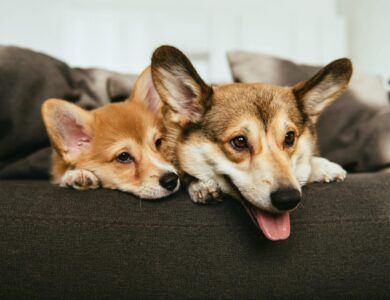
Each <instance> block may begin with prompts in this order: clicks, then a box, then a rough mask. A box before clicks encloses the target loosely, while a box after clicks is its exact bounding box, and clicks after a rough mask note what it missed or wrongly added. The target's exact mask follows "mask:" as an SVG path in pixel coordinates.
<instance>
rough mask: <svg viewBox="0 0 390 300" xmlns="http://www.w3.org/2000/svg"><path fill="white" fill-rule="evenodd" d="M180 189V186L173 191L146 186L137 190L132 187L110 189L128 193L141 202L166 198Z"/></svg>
mask: <svg viewBox="0 0 390 300" xmlns="http://www.w3.org/2000/svg"><path fill="white" fill-rule="evenodd" d="M179 188H180V184H178V185H177V186H176V188H175V189H174V190H173V191H168V190H166V189H164V188H162V187H161V188H160V187H153V186H152V187H151V186H148V185H145V186H141V187H139V188H134V187H133V186H117V187H113V188H112V189H117V190H120V191H121V192H125V193H130V194H133V195H134V196H137V197H138V198H141V199H142V200H152V201H153V200H159V199H163V198H166V197H168V196H170V195H172V194H173V193H175V192H177V191H178V190H179Z"/></svg>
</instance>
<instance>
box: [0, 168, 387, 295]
mask: <svg viewBox="0 0 390 300" xmlns="http://www.w3.org/2000/svg"><path fill="white" fill-rule="evenodd" d="M0 195H1V196H0V197H1V201H0V249H1V254H0V269H1V274H0V278H1V279H0V298H1V299H8V298H13V299H22V298H29V299H83V298H89V299H119V298H127V299H133V298H159V299H160V298H167V299H173V298H175V299H187V298H192V299H259V298H266V299H268V298H295V299H317V298H366V299H369V298H371V299H379V298H383V299H384V298H388V297H389V296H390V284H389V283H390V281H389V280H390V277H389V271H390V253H389V249H390V214H389V212H390V201H389V200H390V199H389V195H390V173H378V174H353V175H350V176H348V178H347V180H346V181H345V182H343V183H335V184H312V185H310V186H308V187H307V188H305V190H304V196H303V203H302V205H301V206H300V207H299V208H298V209H297V210H296V211H295V212H294V213H292V234H291V237H290V238H289V239H288V240H286V241H281V242H271V241H268V240H266V239H265V238H264V237H263V236H262V234H261V233H260V232H259V231H258V230H257V229H256V228H255V226H254V225H253V224H252V223H251V221H250V219H249V217H248V216H247V215H246V213H245V211H244V209H243V208H242V207H241V205H240V204H239V203H238V202H237V201H235V200H232V199H227V200H226V201H225V202H224V203H222V204H220V205H208V206H199V205H195V204H192V203H191V201H190V200H189V198H188V196H187V195H186V193H185V192H179V193H178V194H176V195H174V196H172V197H171V198H169V199H167V200H165V201H156V202H147V201H140V200H139V199H136V198H135V197H133V196H131V195H128V194H124V193H120V192H117V191H109V190H96V191H84V192H78V191H74V190H70V189H61V188H58V187H54V186H52V185H50V184H49V183H48V182H47V181H26V180H21V181H17V180H12V181H7V180H3V181H0Z"/></svg>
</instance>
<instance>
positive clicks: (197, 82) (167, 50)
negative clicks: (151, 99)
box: [151, 46, 212, 126]
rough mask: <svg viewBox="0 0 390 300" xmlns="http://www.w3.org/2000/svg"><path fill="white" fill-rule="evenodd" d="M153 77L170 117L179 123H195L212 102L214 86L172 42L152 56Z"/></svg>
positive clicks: (158, 49)
mask: <svg viewBox="0 0 390 300" xmlns="http://www.w3.org/2000/svg"><path fill="white" fill-rule="evenodd" d="M151 67H152V77H153V82H154V86H155V87H156V90H157V92H158V93H159V95H160V97H161V100H162V101H163V102H164V104H165V105H166V106H167V108H168V111H169V114H168V116H167V117H168V118H170V119H171V120H172V121H173V122H176V123H178V124H179V125H182V126H183V125H185V124H187V123H196V122H198V121H199V120H200V118H201V117H202V115H203V114H204V112H205V111H206V110H207V108H208V107H209V105H210V103H209V102H210V101H211V100H210V99H211V94H212V88H211V87H210V86H208V85H207V84H205V83H204V81H203V80H202V78H201V77H200V76H199V75H198V73H197V72H196V70H195V68H194V67H193V65H192V64H191V62H190V61H189V59H188V58H187V57H186V56H185V55H184V54H183V53H182V52H181V51H180V50H178V49H176V48H174V47H171V46H161V47H159V48H157V49H156V50H155V51H154V53H153V56H152V65H151Z"/></svg>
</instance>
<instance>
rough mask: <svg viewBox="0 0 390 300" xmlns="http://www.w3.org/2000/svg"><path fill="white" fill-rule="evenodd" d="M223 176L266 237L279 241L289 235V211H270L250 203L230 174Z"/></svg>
mask: <svg viewBox="0 0 390 300" xmlns="http://www.w3.org/2000/svg"><path fill="white" fill-rule="evenodd" d="M224 177H225V179H226V181H227V182H228V183H229V185H230V186H231V188H232V189H233V190H234V191H235V192H236V194H237V197H238V199H239V200H240V202H241V203H242V205H243V206H244V207H245V210H246V212H247V213H248V215H249V216H250V218H251V219H252V221H253V223H254V224H255V225H256V227H257V228H259V229H260V230H261V231H262V232H263V234H264V236H265V237H266V238H267V239H269V240H272V241H279V240H285V239H287V238H288V237H289V236H290V232H291V226H290V213H289V212H282V213H270V212H266V211H264V210H262V209H260V208H258V207H256V206H254V205H252V204H251V203H250V202H249V201H248V200H246V199H245V197H244V196H243V195H242V193H241V192H240V190H239V189H238V188H237V186H236V185H235V184H234V183H233V180H232V179H231V178H230V176H227V175H225V176H224Z"/></svg>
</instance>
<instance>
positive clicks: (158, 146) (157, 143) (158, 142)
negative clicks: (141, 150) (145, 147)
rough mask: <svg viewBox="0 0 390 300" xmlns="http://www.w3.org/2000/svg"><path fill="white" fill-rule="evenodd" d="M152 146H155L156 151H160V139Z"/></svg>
mask: <svg viewBox="0 0 390 300" xmlns="http://www.w3.org/2000/svg"><path fill="white" fill-rule="evenodd" d="M154 144H155V145H156V149H157V150H160V147H161V144H162V138H159V139H157V140H156V141H155V142H154Z"/></svg>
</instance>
